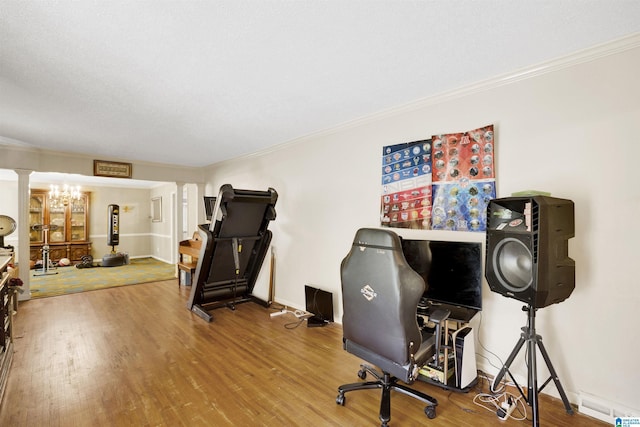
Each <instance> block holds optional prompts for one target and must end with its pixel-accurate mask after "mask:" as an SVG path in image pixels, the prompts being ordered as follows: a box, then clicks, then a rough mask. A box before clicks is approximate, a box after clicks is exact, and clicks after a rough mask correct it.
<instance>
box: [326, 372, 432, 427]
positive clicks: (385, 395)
mask: <svg viewBox="0 0 640 427" xmlns="http://www.w3.org/2000/svg"><path fill="white" fill-rule="evenodd" d="M367 373H370V374H371V375H373V376H374V377H375V378H376V381H364V382H359V383H351V384H343V385H341V386H340V387H338V396H337V397H336V403H337V404H338V405H343V406H344V404H345V401H346V397H345V395H344V394H345V393H347V392H350V391H355V390H367V389H374V388H380V389H382V399H381V401H380V421H381V422H382V424H381V426H382V427H387V425H388V423H389V420H391V390H395V391H399V392H400V393H403V394H406V395H407V396H411V397H413V398H415V399H418V400H420V401H422V402H424V403H426V404H427V406H426V407H425V408H424V413H425V415H426V416H427V417H428V418H429V419H433V418H435V417H436V406H437V405H438V401H437V400H436V399H435V398H433V397H431V396H429V395H427V394H425V393H422V392H420V391H418V390H414V389H412V388H410V387H408V386H406V385H404V384H401V383H400V382H399V380H398V379H397V378H396V377H393V376H391V374H389V373H387V372H383V373H382V375H380V374H378V373H377V372H376V371H375V370H373V369H372V368H371V367H369V366H367V365H361V369H360V371H358V377H360V378H361V379H363V380H364V379H365V378H366V377H367Z"/></svg>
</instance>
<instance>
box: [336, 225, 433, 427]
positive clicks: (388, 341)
mask: <svg viewBox="0 0 640 427" xmlns="http://www.w3.org/2000/svg"><path fill="white" fill-rule="evenodd" d="M340 274H341V279H342V302H343V308H344V314H343V316H342V326H343V343H344V345H343V346H344V349H345V350H346V351H348V352H349V353H352V354H354V355H356V356H358V357H359V358H361V359H364V360H365V361H367V362H369V363H371V364H373V365H375V366H377V367H378V368H379V369H380V370H381V371H382V373H378V372H376V370H374V368H372V367H370V366H367V365H364V364H363V365H361V369H360V371H359V372H358V376H359V377H360V378H361V379H365V378H366V376H367V374H371V375H372V376H374V377H375V378H376V380H375V381H365V382H359V383H353V384H344V385H341V386H340V387H338V397H337V398H336V403H337V404H339V405H344V403H345V393H347V392H350V391H354V390H363V389H374V388H381V389H382V400H381V403H380V421H381V422H382V426H383V427H385V426H387V423H388V422H389V420H390V418H391V390H395V391H399V392H401V393H404V394H406V395H409V396H411V397H414V398H416V399H418V400H420V401H422V402H424V403H426V404H427V406H426V407H425V408H424V412H425V414H426V415H427V417H429V418H435V416H436V405H437V404H438V402H437V401H436V399H434V398H433V397H431V396H428V395H427V394H424V393H422V392H420V391H417V390H414V389H412V388H410V387H408V386H406V385H404V384H400V383H399V382H398V381H402V382H404V383H407V384H411V383H412V382H413V381H414V380H415V379H416V378H417V376H418V370H419V369H420V368H421V367H422V366H423V365H424V364H425V363H426V362H427V360H428V359H429V358H430V357H431V356H433V355H434V354H435V346H436V345H435V344H436V339H435V336H434V335H433V334H428V335H427V336H426V337H425V338H423V337H422V333H421V331H420V328H419V326H418V322H417V314H416V312H417V307H418V302H419V300H420V297H421V296H422V294H423V292H424V289H425V283H424V280H423V279H422V277H421V276H420V275H419V274H418V273H416V272H415V271H414V270H413V269H411V267H410V266H409V264H407V262H406V260H405V258H404V254H403V253H402V246H401V243H400V238H399V237H398V235H397V234H395V233H394V232H393V231H390V230H384V229H368V228H363V229H360V230H358V232H357V233H356V236H355V238H354V241H353V245H352V247H351V251H350V252H349V254H348V255H347V256H346V258H345V259H344V260H343V261H342V265H341V267H340Z"/></svg>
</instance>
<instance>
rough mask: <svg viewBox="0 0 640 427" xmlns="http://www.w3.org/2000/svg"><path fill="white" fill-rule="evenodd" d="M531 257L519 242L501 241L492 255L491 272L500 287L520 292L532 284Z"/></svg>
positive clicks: (506, 239) (507, 239) (516, 240)
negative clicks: (494, 274)
mask: <svg viewBox="0 0 640 427" xmlns="http://www.w3.org/2000/svg"><path fill="white" fill-rule="evenodd" d="M532 261H533V257H532V255H531V252H530V251H529V248H528V247H527V246H526V245H525V244H524V243H522V242H521V241H520V240H518V239H515V238H513V237H508V238H505V239H503V240H501V241H500V242H499V243H498V244H497V245H496V247H495V251H494V254H493V270H494V271H495V273H496V278H497V279H498V281H499V282H500V284H501V285H502V286H504V287H505V288H507V289H508V290H510V291H512V292H522V291H523V290H525V289H526V288H528V287H529V286H531V284H532V283H533V262H532Z"/></svg>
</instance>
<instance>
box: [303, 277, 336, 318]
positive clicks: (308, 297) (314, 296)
mask: <svg viewBox="0 0 640 427" xmlns="http://www.w3.org/2000/svg"><path fill="white" fill-rule="evenodd" d="M304 297H305V302H306V310H307V312H309V313H312V314H313V316H312V317H310V318H309V319H307V326H308V327H313V326H325V325H327V324H328V323H329V322H333V294H332V293H331V292H327V291H323V290H322V289H318V288H314V287H313V286H309V285H305V286H304Z"/></svg>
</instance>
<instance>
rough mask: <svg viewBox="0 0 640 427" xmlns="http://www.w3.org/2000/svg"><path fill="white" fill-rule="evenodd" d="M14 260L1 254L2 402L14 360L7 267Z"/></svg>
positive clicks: (11, 293)
mask: <svg viewBox="0 0 640 427" xmlns="http://www.w3.org/2000/svg"><path fill="white" fill-rule="evenodd" d="M12 262H13V256H12V255H11V256H7V255H0V277H1V279H0V325H1V327H0V402H2V396H3V395H4V390H5V388H6V386H7V379H8V377H9V367H10V366H11V361H12V360H13V331H12V328H13V291H12V290H10V289H9V273H8V272H7V267H8V266H9V264H11V263H12Z"/></svg>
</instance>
